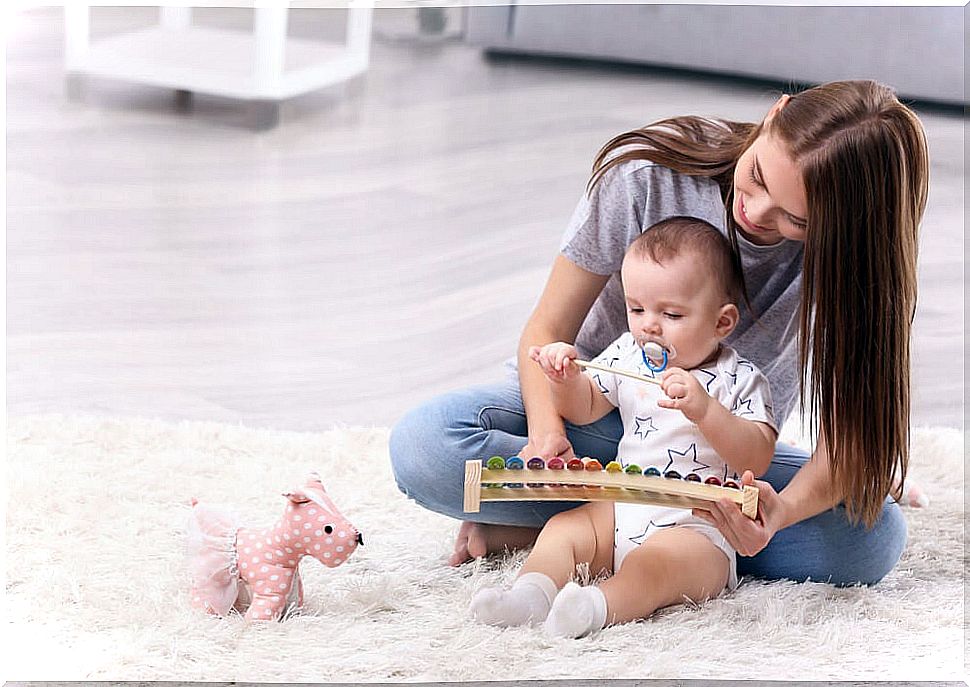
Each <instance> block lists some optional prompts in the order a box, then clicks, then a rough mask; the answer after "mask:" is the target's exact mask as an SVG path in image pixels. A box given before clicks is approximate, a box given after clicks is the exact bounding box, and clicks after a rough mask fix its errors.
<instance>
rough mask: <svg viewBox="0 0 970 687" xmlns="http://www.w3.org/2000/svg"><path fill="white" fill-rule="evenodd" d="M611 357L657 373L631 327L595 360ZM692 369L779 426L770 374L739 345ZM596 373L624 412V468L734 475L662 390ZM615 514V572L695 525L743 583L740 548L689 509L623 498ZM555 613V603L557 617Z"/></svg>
mask: <svg viewBox="0 0 970 687" xmlns="http://www.w3.org/2000/svg"><path fill="white" fill-rule="evenodd" d="M607 360H615V367H617V368H618V369H623V370H626V371H629V372H633V373H636V374H641V375H646V376H654V375H653V373H652V371H651V370H649V369H648V368H647V366H646V365H645V364H644V362H643V356H642V354H641V350H640V348H639V346H637V344H636V341H635V340H634V339H633V336H632V335H631V334H630V333H629V332H627V333H625V334H623V335H622V336H620V337H619V338H618V339H617V340H616V341H614V342H613V343H612V344H610V346H608V347H607V348H606V350H604V351H603V352H602V353H601V354H600V355H599V356H597V357H596V358H594V359H593V362H595V363H599V364H606V363H605V361H607ZM689 372H690V373H691V374H693V375H694V377H695V378H696V379H697V380H698V382H700V383H701V385H702V386H703V387H704V388H705V389H706V390H707V391H708V393H709V394H710V396H711V398H713V399H714V400H715V401H717V402H718V403H720V404H721V405H723V406H724V407H725V408H727V409H728V410H729V411H731V412H733V413H734V414H735V415H739V416H743V417H744V418H745V419H748V420H753V421H757V422H763V423H765V424H767V425H769V426H770V427H772V428H774V429H775V430H776V431H777V427H776V426H775V422H774V415H773V414H772V411H771V394H770V391H769V389H768V381H767V379H766V378H765V376H764V375H763V374H762V373H761V372H760V371H759V370H757V369H756V368H755V367H754V365H752V364H751V363H750V362H748V361H747V360H744V359H743V358H741V357H739V356H738V354H737V353H736V352H735V351H734V349H732V348H730V347H729V346H725V345H721V346H720V349H719V351H718V353H717V357H716V358H715V360H714V362H713V363H712V364H709V365H705V366H704V367H703V368H697V369H694V370H689ZM586 374H591V373H590V372H586ZM591 376H593V378H594V379H596V380H597V381H598V383H599V386H600V388H601V389H602V393H603V395H604V396H606V398H607V399H608V400H609V401H610V403H612V404H613V405H614V406H616V407H617V408H618V410H619V412H620V417H621V419H622V421H623V436H622V438H621V439H620V444H619V446H618V450H617V460H619V461H620V464H621V465H623V466H624V467H625V466H627V465H629V464H631V463H636V464H637V465H639V466H641V468H643V469H644V470H645V469H647V468H650V467H653V468H657V469H658V470H660V471H661V472H662V473H666V472H668V471H670V470H675V471H677V472H678V473H680V474H681V475H687V474H695V475H697V476H698V477H700V478H701V481H704V480H706V479H707V478H708V477H718V478H719V479H720V480H721V481H724V480H726V479H727V474H728V473H729V472H733V471H731V470H729V466H728V465H727V464H726V463H725V462H724V461H723V460H722V459H721V457H720V456H719V455H718V454H717V452H716V451H714V449H713V447H711V445H710V443H709V442H708V441H707V438H706V437H705V436H704V435H703V434H702V433H701V431H700V430H699V429H698V428H697V426H696V425H694V424H693V423H692V422H690V421H689V420H688V419H687V418H685V417H684V415H683V413H681V412H680V411H679V410H674V409H670V408H661V407H660V406H658V405H657V400H658V399H660V398H662V397H664V393H663V391H662V390H661V389H660V387H658V386H656V385H653V384H643V383H638V382H631V383H627V384H620V383H619V382H620V379H619V378H618V376H617V375H611V374H609V373H606V372H597V373H596V375H595V376H594V375H591ZM614 513H615V520H616V530H617V531H616V537H615V542H614V543H615V549H614V552H615V554H614V561H613V569H614V571H616V570H618V569H619V568H620V566H621V565H622V563H623V559H624V558H625V557H626V555H627V554H628V553H629V552H630V551H632V550H633V549H634V548H636V547H637V546H638V545H639V544H641V543H642V542H643V541H645V540H646V539H648V538H649V537H650V536H653V534H655V533H656V532H658V531H660V530H662V529H664V528H665V527H671V526H674V525H685V524H689V525H690V526H691V527H692V528H696V529H698V530H699V531H701V532H702V533H703V534H705V535H706V536H708V537H709V538H710V539H711V541H712V542H713V543H714V544H715V545H716V546H717V547H718V548H720V549H721V550H722V551H724V554H725V556H727V557H728V559H729V561H731V562H732V566H731V574H730V575H729V586H730V588H733V587H734V586H735V585H736V583H737V569H736V564H735V563H734V560H735V552H734V550H733V549H732V548H731V547H730V545H729V544H728V543H727V541H726V540H725V539H724V537H723V536H721V535H720V533H719V532H718V531H717V530H716V528H713V527H712V526H710V525H708V524H707V523H706V522H705V521H703V520H701V519H700V518H695V517H694V516H692V515H691V512H690V510H689V509H684V508H670V507H666V506H645V505H642V504H630V503H617V504H616V505H615V511H614ZM704 528H706V529H704ZM583 589H585V588H583ZM560 594H561V593H560ZM557 599H558V597H557ZM557 603H558V601H557ZM554 613H555V604H554V606H553V610H552V611H550V617H552V616H553V614H554Z"/></svg>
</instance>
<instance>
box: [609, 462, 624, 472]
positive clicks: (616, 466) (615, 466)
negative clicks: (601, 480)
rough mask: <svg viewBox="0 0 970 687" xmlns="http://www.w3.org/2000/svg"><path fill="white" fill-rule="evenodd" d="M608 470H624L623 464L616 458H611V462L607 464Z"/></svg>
mask: <svg viewBox="0 0 970 687" xmlns="http://www.w3.org/2000/svg"><path fill="white" fill-rule="evenodd" d="M606 471H607V472H623V466H622V465H620V464H619V463H618V462H616V461H615V460H611V461H610V462H609V463H607V464H606Z"/></svg>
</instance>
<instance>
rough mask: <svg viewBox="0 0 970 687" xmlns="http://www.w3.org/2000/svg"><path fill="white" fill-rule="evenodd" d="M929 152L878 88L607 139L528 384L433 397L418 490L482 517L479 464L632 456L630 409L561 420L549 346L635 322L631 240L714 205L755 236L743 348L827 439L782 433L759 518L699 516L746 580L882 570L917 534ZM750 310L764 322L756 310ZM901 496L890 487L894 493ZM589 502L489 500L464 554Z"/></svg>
mask: <svg viewBox="0 0 970 687" xmlns="http://www.w3.org/2000/svg"><path fill="white" fill-rule="evenodd" d="M927 175H928V159H927V151H926V142H925V138H924V134H923V130H922V126H921V125H920V122H919V120H918V119H917V118H916V116H915V115H914V114H913V112H912V111H911V110H909V109H908V108H906V107H905V106H903V105H902V104H901V103H900V102H899V101H898V100H897V99H896V97H895V96H894V94H893V93H892V91H891V90H890V89H889V88H887V87H885V86H882V85H880V84H877V83H874V82H871V81H846V82H835V83H829V84H825V85H822V86H818V87H816V88H812V89H809V90H806V91H803V92H801V93H799V94H797V95H793V96H787V95H785V96H782V97H781V98H780V99H779V100H778V101H777V102H776V103H775V104H774V106H773V107H772V108H771V110H770V111H769V112H768V114H767V116H766V117H765V119H764V121H763V122H761V123H760V124H758V125H755V124H745V123H736V122H726V121H716V120H708V119H703V118H699V117H678V118H674V119H669V120H664V121H661V122H658V123H656V124H653V125H650V126H648V127H645V128H643V129H638V130H635V131H631V132H628V133H626V134H622V135H620V136H618V137H616V138H615V139H613V140H612V141H610V142H609V143H607V144H606V146H605V147H604V148H603V149H602V150H601V151H600V153H599V155H598V156H597V158H596V161H595V163H594V165H593V175H592V177H591V179H590V183H589V187H588V189H587V194H586V196H584V198H583V199H582V200H581V201H580V203H579V206H578V207H577V209H576V212H575V213H574V215H573V217H572V219H571V221H570V225H569V227H568V229H567V231H566V235H565V236H564V238H563V242H562V246H561V252H560V254H559V255H558V256H557V257H556V259H555V262H554V264H553V267H552V271H551V273H550V276H549V279H548V282H547V283H546V286H545V289H544V291H543V294H542V296H541V298H540V300H539V302H538V304H537V305H536V308H535V310H534V311H533V313H532V315H531V317H530V318H529V320H528V322H527V324H526V326H525V329H524V331H523V333H522V337H521V340H520V343H519V349H518V379H516V378H514V377H510V378H509V379H508V380H506V382H505V383H502V384H495V385H486V386H480V387H476V388H472V389H467V390H463V391H458V392H455V393H451V394H447V395H444V396H442V397H439V398H436V399H433V400H432V401H430V402H428V403H427V404H425V405H424V406H421V407H419V408H416V409H415V410H413V411H411V412H410V413H408V414H407V415H406V416H405V417H404V418H403V419H402V420H401V421H400V422H399V423H398V425H397V426H396V427H395V428H394V431H393V432H392V435H391V444H390V449H391V460H392V465H393V468H394V473H395V477H396V479H397V481H398V485H399V487H400V488H401V490H402V491H403V492H404V493H405V494H407V495H409V496H410V497H412V498H414V499H415V500H416V501H417V502H418V503H419V504H421V505H422V506H425V507H426V508H430V509H432V510H435V511H437V512H440V513H444V514H447V515H450V516H452V517H456V518H460V519H464V518H466V517H467V516H466V515H465V514H464V513H463V512H462V498H461V491H462V482H463V479H462V475H463V469H464V463H465V460H466V459H472V458H478V459H481V458H487V457H488V456H491V455H496V454H497V455H505V456H508V455H515V454H519V455H522V456H523V457H531V456H534V455H538V456H541V457H543V458H547V459H548V458H551V457H552V456H555V455H560V456H564V457H569V456H572V455H573V454H577V455H589V456H595V457H597V458H598V459H600V460H601V461H604V462H605V461H607V460H609V459H611V458H612V457H614V456H615V452H616V442H617V440H618V438H619V436H620V431H621V428H620V422H619V420H618V418H617V417H616V416H615V413H613V414H611V415H608V416H607V417H606V418H604V419H602V420H600V421H599V422H596V423H594V424H592V425H586V426H582V427H576V426H570V425H568V424H566V423H564V422H563V420H562V419H561V418H560V417H559V416H558V415H557V414H556V413H555V411H554V409H553V405H552V402H551V399H550V397H549V392H548V390H547V387H546V385H545V384H544V380H543V378H542V373H541V371H540V370H539V369H538V368H537V366H535V365H534V364H531V361H529V359H528V358H527V351H528V349H529V347H530V346H533V345H542V344H545V343H549V342H551V341H570V342H575V343H576V346H577V348H578V349H579V351H580V353H581V354H582V355H584V356H592V355H595V354H596V353H598V352H599V351H600V350H602V348H603V347H605V345H606V344H607V343H608V342H609V341H611V340H613V339H614V338H615V337H616V336H617V335H618V334H619V333H620V332H621V331H622V330H623V327H624V326H625V324H624V323H625V312H624V303H623V298H622V292H621V289H620V285H619V282H618V278H617V275H616V273H617V271H618V270H619V261H620V260H621V259H622V255H623V252H624V250H625V249H626V246H627V245H629V243H630V242H632V240H633V239H634V238H636V236H637V235H639V233H640V232H641V231H642V230H643V228H644V227H648V226H651V225H652V224H654V223H655V222H657V221H659V220H660V219H663V218H664V217H667V216H672V215H694V216H698V217H701V218H702V219H706V220H707V221H709V222H711V223H712V224H714V225H715V226H718V227H721V228H722V230H723V231H725V232H726V233H727V235H728V236H729V238H730V239H731V241H732V243H733V244H734V245H735V247H736V248H737V251H738V253H739V256H740V260H741V263H742V269H743V273H744V278H745V284H746V292H747V293H746V300H747V303H748V305H749V308H746V309H745V310H746V312H745V313H744V315H743V316H742V319H741V322H740V323H739V325H738V327H737V328H736V330H735V332H734V334H732V336H731V337H730V338H729V339H728V340H727V341H726V343H728V344H729V345H732V346H733V347H734V348H735V349H736V350H738V351H739V353H741V354H742V355H743V356H745V357H747V358H749V359H751V360H752V361H753V362H754V363H755V364H756V365H757V366H758V367H760V369H761V370H762V371H763V372H765V374H766V375H767V376H768V379H769V382H770V384H771V393H772V397H773V401H774V406H775V408H774V410H775V417H776V419H777V420H778V424H779V425H781V424H782V423H783V422H784V421H785V419H786V418H787V416H788V415H789V413H790V411H791V410H792V408H793V406H794V405H795V399H796V394H797V393H799V392H800V396H801V400H802V407H803V409H804V411H805V412H806V413H808V416H809V418H810V422H811V427H812V428H813V432H817V436H818V441H817V445H816V448H815V451H814V454H812V455H811V456H810V455H809V454H807V453H804V452H802V451H800V450H797V449H794V448H792V447H788V446H785V445H783V444H779V445H778V446H777V447H776V452H775V457H774V459H773V461H772V465H771V468H769V470H768V472H767V473H766V474H765V475H764V476H763V477H762V479H761V480H753V476H752V475H751V474H750V473H746V474H745V475H744V476H743V480H744V482H746V483H754V484H756V485H757V486H758V487H759V489H760V490H761V499H760V503H759V515H758V518H757V519H756V520H754V521H751V520H748V519H747V518H745V517H744V516H742V515H741V513H740V512H739V511H738V510H737V509H736V508H734V507H731V506H729V504H727V503H724V504H719V505H718V506H716V507H715V508H714V510H713V511H712V512H710V513H705V512H703V511H701V512H698V515H701V516H702V517H705V518H707V519H709V520H710V521H711V522H713V523H714V524H716V525H717V527H718V528H719V529H720V530H721V532H722V533H723V534H724V536H725V537H726V538H727V539H728V541H729V542H730V544H731V545H732V546H734V548H735V549H736V550H737V551H738V552H739V554H741V556H740V557H739V561H738V562H739V573H740V574H748V575H756V576H762V577H766V578H772V579H774V578H790V579H797V580H804V579H808V578H811V579H813V580H820V581H825V580H828V581H831V582H833V583H835V584H855V583H865V584H870V583H874V582H876V581H878V580H879V579H881V578H882V577H883V576H884V575H885V574H886V573H887V572H888V571H889V570H891V569H892V567H893V565H895V563H896V561H897V560H898V558H899V555H900V554H901V552H902V549H903V546H904V544H905V540H906V526H905V522H904V520H903V517H902V515H901V513H900V511H899V507H898V506H897V505H896V503H895V502H894V500H893V499H898V498H899V497H900V494H899V493H898V491H899V487H898V486H894V485H899V484H901V482H902V480H903V479H904V478H905V475H906V467H907V462H908V457H909V456H908V445H909V402H910V389H909V368H910V364H909V335H910V326H911V323H912V319H913V315H914V311H915V305H916V251H917V230H918V226H919V222H920V219H921V217H922V214H923V209H924V207H925V204H926V193H927ZM752 311H753V313H754V315H753V316H752ZM887 495H888V496H889V497H890V498H889V499H887ZM574 505H575V504H562V503H553V502H535V503H521V502H520V503H487V504H483V507H482V511H481V513H478V514H476V515H475V518H476V520H477V522H464V523H463V524H462V527H461V530H460V531H459V535H458V539H457V541H456V543H455V553H454V554H453V556H452V559H451V563H452V564H453V565H457V564H459V563H461V562H463V561H464V560H467V559H468V558H470V557H478V556H482V555H485V554H486V553H489V552H493V551H501V550H502V549H503V548H505V547H512V548H514V547H519V546H525V545H528V544H530V543H531V542H532V541H534V538H535V536H536V533H537V529H536V528H538V527H539V526H541V524H542V523H543V522H545V520H546V519H548V518H549V517H550V516H551V515H552V514H553V513H555V512H558V511H559V510H562V509H564V508H569V507H572V506H574Z"/></svg>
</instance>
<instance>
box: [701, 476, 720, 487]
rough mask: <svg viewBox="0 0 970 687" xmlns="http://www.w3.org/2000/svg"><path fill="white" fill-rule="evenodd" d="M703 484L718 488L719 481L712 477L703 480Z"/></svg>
mask: <svg viewBox="0 0 970 687" xmlns="http://www.w3.org/2000/svg"><path fill="white" fill-rule="evenodd" d="M704 484H713V485H714V486H715V487H719V486H721V480H719V479H718V478H717V477H713V476H712V477H708V478H707V479H706V480H704Z"/></svg>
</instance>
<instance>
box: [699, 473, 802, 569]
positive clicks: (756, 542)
mask: <svg viewBox="0 0 970 687" xmlns="http://www.w3.org/2000/svg"><path fill="white" fill-rule="evenodd" d="M749 484H753V485H754V486H756V487H758V515H757V517H756V518H755V519H754V520H752V519H750V518H749V517H747V516H746V515H744V514H742V513H741V509H740V508H738V505H737V504H736V503H734V502H733V501H730V500H728V499H721V500H720V501H717V502H715V503H713V504H711V509H710V510H703V509H699V508H695V509H693V514H694V515H696V516H697V517H699V518H701V519H702V520H706V521H707V522H709V523H711V524H712V525H714V526H715V527H717V529H718V530H719V531H720V532H721V534H723V535H724V538H725V539H727V540H728V543H729V544H730V545H731V546H732V547H734V550H735V551H737V552H738V553H739V554H740V555H742V556H754V555H755V554H756V553H758V552H759V551H761V550H762V549H763V548H765V547H766V546H767V545H768V542H769V541H771V538H772V537H773V536H775V532H777V531H778V530H780V529H781V528H782V523H784V521H785V508H786V506H785V502H784V500H783V499H782V497H781V496H779V495H778V492H776V491H775V490H774V487H772V486H771V485H770V484H768V483H767V482H762V481H761V480H756V479H755V478H754V473H752V472H751V471H750V470H745V471H744V474H743V475H742V476H741V486H742V487H743V486H746V485H749Z"/></svg>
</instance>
